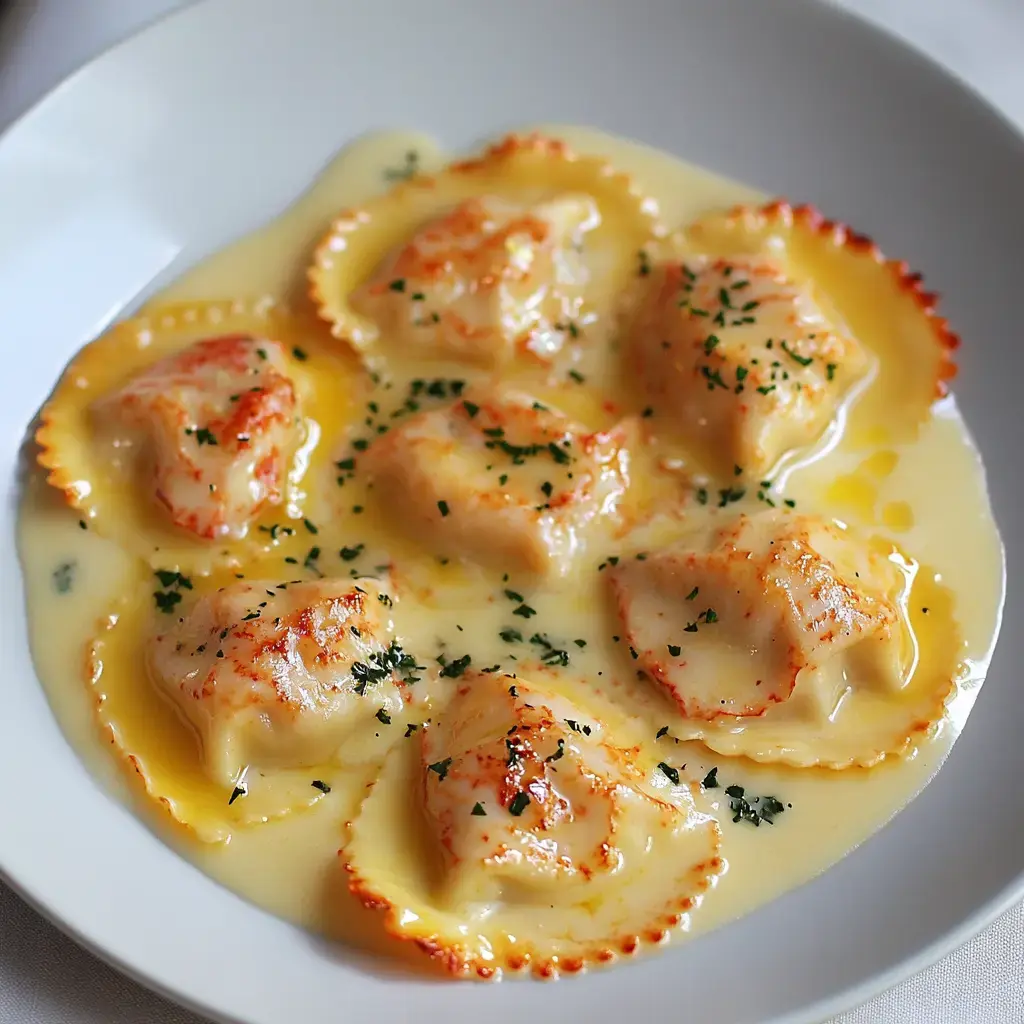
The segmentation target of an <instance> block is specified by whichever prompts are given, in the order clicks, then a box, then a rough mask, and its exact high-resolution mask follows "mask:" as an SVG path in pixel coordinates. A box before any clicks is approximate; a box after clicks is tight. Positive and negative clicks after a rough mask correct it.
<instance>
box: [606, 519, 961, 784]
mask: <svg viewBox="0 0 1024 1024" xmlns="http://www.w3.org/2000/svg"><path fill="white" fill-rule="evenodd" d="M916 572H917V566H916V565H915V564H914V563H912V562H910V561H909V560H907V559H905V558H904V557H903V556H902V555H900V553H899V552H898V551H897V550H896V549H895V548H894V547H893V546H892V545H891V544H889V543H887V542H883V541H871V540H870V539H868V538H861V537H858V536H856V535H855V534H851V532H850V531H849V530H847V529H843V528H841V527H839V526H838V525H836V524H835V523H833V522H828V521H826V520H823V519H820V518H818V517H815V516H808V515H798V514H795V513H789V512H783V511H780V510H768V511H763V512H760V513H755V514H752V515H746V514H740V515H739V516H737V517H735V518H734V519H731V520H728V521H727V522H726V523H725V524H724V525H721V526H718V527H711V528H709V529H705V530H703V531H697V532H696V533H691V534H689V535H686V534H684V535H683V536H682V537H680V538H679V540H678V541H677V542H676V543H675V544H672V545H669V546H666V547H664V548H662V549H660V550H658V551H656V552H652V553H649V554H647V555H645V557H644V558H643V559H642V560H638V559H635V558H632V559H630V558H626V559H623V560H622V561H621V562H620V563H619V564H618V565H617V566H615V567H614V568H611V569H609V570H608V584H609V587H610V590H611V593H612V596H613V601H614V605H615V614H616V616H617V619H618V621H619V622H620V623H621V627H622V629H623V632H624V639H625V641H626V642H627V643H628V647H629V651H630V655H631V657H632V661H633V663H634V664H635V665H636V666H637V667H638V668H639V669H640V670H641V671H642V672H643V673H645V674H646V676H647V677H649V679H650V680H651V681H652V683H653V684H655V685H657V686H659V687H661V688H662V689H663V690H664V692H665V693H666V695H667V696H668V697H669V698H670V700H671V701H672V702H673V703H674V704H675V705H676V707H677V709H678V711H679V714H680V715H681V720H680V721H679V722H678V723H677V724H676V725H674V726H673V727H672V735H673V736H675V737H676V738H678V739H684V738H685V739H700V740H702V741H703V742H704V743H706V744H707V745H708V746H709V747H711V748H712V749H713V750H716V751H718V752H719V753H728V754H744V755H746V756H748V757H752V758H754V759H755V760H760V761H771V760H779V761H783V762H786V763H790V764H795V765H805V764H824V765H828V766H831V767H843V766H845V765H847V764H851V763H855V764H872V763H874V762H876V761H878V760H880V759H881V758H883V757H884V756H885V755H886V754H887V753H895V752H898V751H899V750H902V749H903V748H904V747H905V746H906V745H907V743H908V742H909V741H910V739H911V737H912V736H913V735H914V734H916V733H919V732H920V731H921V730H922V729H924V728H927V727H928V726H929V725H930V724H931V723H932V722H934V721H935V720H936V719H937V718H938V717H939V716H941V714H942V711H943V703H944V701H945V699H946V697H947V696H948V695H949V693H950V690H951V686H952V680H951V679H950V678H949V677H948V676H946V677H943V676H942V675H939V676H937V677H931V678H929V676H928V671H927V670H926V669H923V668H922V666H921V664H920V661H919V647H918V642H917V639H916V637H915V635H914V631H913V628H912V626H911V622H910V620H909V617H908V611H907V604H908V598H909V592H910V586H911V583H912V582H913V579H914V577H915V575H916ZM947 664H948V662H947Z"/></svg>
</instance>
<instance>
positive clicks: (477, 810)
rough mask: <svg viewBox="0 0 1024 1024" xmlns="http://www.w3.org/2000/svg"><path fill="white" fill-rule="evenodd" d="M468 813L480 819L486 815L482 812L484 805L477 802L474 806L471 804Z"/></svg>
mask: <svg viewBox="0 0 1024 1024" xmlns="http://www.w3.org/2000/svg"><path fill="white" fill-rule="evenodd" d="M469 813H470V814H472V815H473V816H474V817H477V818H482V817H484V816H485V815H486V814H487V812H486V811H485V810H484V805H483V804H482V803H480V801H479V800H478V801H477V802H476V803H475V804H473V810H472V811H470V812H469Z"/></svg>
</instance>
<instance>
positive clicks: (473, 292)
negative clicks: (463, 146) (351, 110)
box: [309, 136, 660, 369]
mask: <svg viewBox="0 0 1024 1024" xmlns="http://www.w3.org/2000/svg"><path fill="white" fill-rule="evenodd" d="M655 214H656V209H655V207H654V205H653V204H652V203H651V202H650V201H647V200H645V199H644V198H643V197H641V196H640V195H639V193H638V192H637V190H636V189H635V188H634V187H633V186H632V184H631V183H630V182H629V180H628V179H627V178H626V177H625V176H623V175H621V174H618V173H616V172H615V171H614V170H613V169H612V168H611V167H610V166H609V165H608V164H606V163H605V162H604V161H602V160H596V159H593V158H586V157H577V156H576V155H575V154H573V153H572V152H571V151H570V150H569V149H568V148H567V147H566V146H564V145H563V144H562V143H560V142H558V141H556V140H553V139H546V138H544V137H542V136H529V137H526V138H519V137H515V136H510V137H509V138H508V139H506V140H504V141H503V142H502V143H500V144H498V145H496V146H492V147H491V148H490V149H488V150H487V151H486V152H485V153H484V154H483V155H482V156H480V157H479V158H477V159H475V160H466V161H462V162H459V163H455V164H452V165H451V166H450V167H448V168H447V169H445V170H444V171H442V172H441V173H439V174H437V175H435V176H426V175H415V176H413V177H411V178H410V179H409V180H408V181H407V182H403V183H402V184H400V185H397V186H395V187H394V188H393V189H391V190H390V191H388V192H387V193H386V194H385V195H383V196H381V197H379V198H377V199H374V200H371V201H369V202H367V203H365V204H364V205H363V206H361V207H357V208H354V209H351V210H346V211H344V212H342V213H341V214H340V215H339V216H338V217H337V218H336V220H335V222H334V225H333V227H332V229H331V231H330V233H329V234H328V235H327V237H326V238H325V239H324V240H323V242H322V243H321V245H320V247H319V249H318V250H317V253H316V257H315V259H314V262H313V265H312V266H311V268H310V271H309V277H310V283H311V287H312V295H313V299H314V302H315V303H316V304H317V307H318V308H319V310H320V313H321V315H322V316H323V317H324V318H325V319H326V320H327V321H328V322H329V323H330V324H331V330H332V332H333V333H334V335H335V336H336V337H339V338H343V339H345V340H346V341H348V342H349V343H351V344H352V345H353V346H354V347H355V348H356V349H357V350H358V351H359V352H360V353H363V354H364V355H367V356H369V357H374V356H376V355H378V354H380V353H381V352H389V351H390V352H391V353H392V354H394V355H399V356H402V357H404V358H407V359H409V358H411V359H417V358H420V359H434V360H436V359H447V360H453V361H456V362H462V363H465V364H469V365H472V366H477V367H482V368H488V369H494V368H501V367H503V366H505V365H507V364H509V363H510V362H511V361H513V360H515V359H516V358H518V357H526V359H527V361H532V362H540V363H545V362H548V361H550V360H551V359H552V358H553V357H554V356H555V355H556V354H557V353H558V352H559V351H560V350H561V349H562V348H563V347H564V346H566V345H567V344H568V343H570V342H571V341H573V340H574V339H577V338H579V337H580V335H581V334H583V335H584V340H585V335H586V331H587V329H588V328H587V325H591V324H594V323H595V321H598V320H601V319H605V318H608V317H609V316H610V313H611V309H612V305H613V304H614V303H613V300H614V296H615V293H616V291H617V290H618V289H619V288H621V287H622V286H623V284H624V283H625V280H626V279H627V277H628V273H629V269H630V267H631V260H632V254H633V251H635V248H636V247H637V246H639V245H640V244H641V242H642V240H643V239H644V238H645V237H649V235H650V234H651V233H652V232H655V231H659V230H660V228H659V226H658V224H657V222H656V220H655ZM623 243H625V244H623Z"/></svg>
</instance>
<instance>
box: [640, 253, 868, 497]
mask: <svg viewBox="0 0 1024 1024" xmlns="http://www.w3.org/2000/svg"><path fill="white" fill-rule="evenodd" d="M644 281H645V284H644V288H643V294H642V295H641V297H640V299H639V313H638V315H637V317H636V318H635V321H634V322H633V324H632V325H631V327H630V329H629V333H628V340H627V346H628V352H629V361H630V364H631V366H632V367H633V368H634V369H635V370H636V373H637V377H638V379H639V382H640V386H641V390H642V391H643V394H644V398H645V399H646V401H648V402H649V403H650V406H649V408H650V411H651V413H653V415H654V416H655V417H656V423H657V425H658V426H659V427H661V426H663V425H665V424H667V425H668V429H669V430H670V431H671V432H672V433H675V434H678V435H679V436H680V437H681V439H682V440H683V441H685V442H687V443H688V444H689V445H690V446H691V447H692V448H693V449H694V450H695V451H696V452H697V453H698V454H699V455H700V456H702V457H703V461H704V462H705V463H706V464H707V465H708V466H709V467H711V468H712V469H713V470H714V471H715V473H716V474H717V475H718V476H719V477H723V476H724V477H732V476H733V474H734V470H735V468H739V469H740V470H741V471H743V472H746V473H748V474H749V475H752V476H755V477H758V478H760V477H763V476H765V475H768V474H770V473H771V472H772V471H773V470H774V468H775V467H776V465H777V464H778V462H779V460H780V459H781V458H782V457H783V456H784V455H786V454H788V453H790V452H792V451H794V450H797V449H803V448H808V447H810V446H812V445H813V444H814V443H815V442H816V441H818V439H819V438H820V437H821V435H822V434H823V433H824V432H825V431H826V428H827V427H829V426H832V425H835V426H836V427H837V428H838V427H841V419H840V414H841V412H842V409H843V404H844V401H845V400H846V398H847V396H848V395H849V393H850V392H851V389H853V388H854V387H855V385H857V384H858V383H860V382H862V381H863V380H864V379H865V377H866V375H867V374H868V373H869V371H870V369H871V361H870V360H869V358H868V355H867V353H866V352H865V350H864V349H863V347H862V346H861V345H860V343H859V342H857V341H856V340H854V339H853V338H851V337H849V336H847V334H846V333H845V331H844V330H843V329H842V328H841V327H840V326H838V325H835V324H833V323H832V322H830V321H829V320H828V319H827V318H826V317H825V316H824V314H823V313H822V310H821V308H820V307H819V305H818V304H817V303H816V302H815V300H814V297H813V295H812V294H811V287H810V286H809V285H808V284H804V285H798V284H797V283H796V282H795V281H793V280H792V279H791V278H789V277H787V275H786V274H785V273H784V272H783V270H782V268H781V267H780V265H779V264H778V263H776V262H775V261H773V260H771V259H768V258H766V257H759V256H756V255H755V256H753V257H747V256H744V255H740V256H737V257H735V258H729V259H725V258H720V257H719V258H715V257H708V256H696V257H687V258H685V259H683V260H671V261H666V262H663V263H659V264H657V265H655V266H653V267H650V268H649V272H648V273H647V274H646V275H645V276H644Z"/></svg>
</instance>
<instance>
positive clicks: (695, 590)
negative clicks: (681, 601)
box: [686, 587, 700, 601]
mask: <svg viewBox="0 0 1024 1024" xmlns="http://www.w3.org/2000/svg"><path fill="white" fill-rule="evenodd" d="M699 593H700V587H694V588H693V590H691V591H690V592H689V593H688V594H687V595H686V600H687V601H692V600H693V599H694V598H695V597H696V596H697V595H698V594H699Z"/></svg>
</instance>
